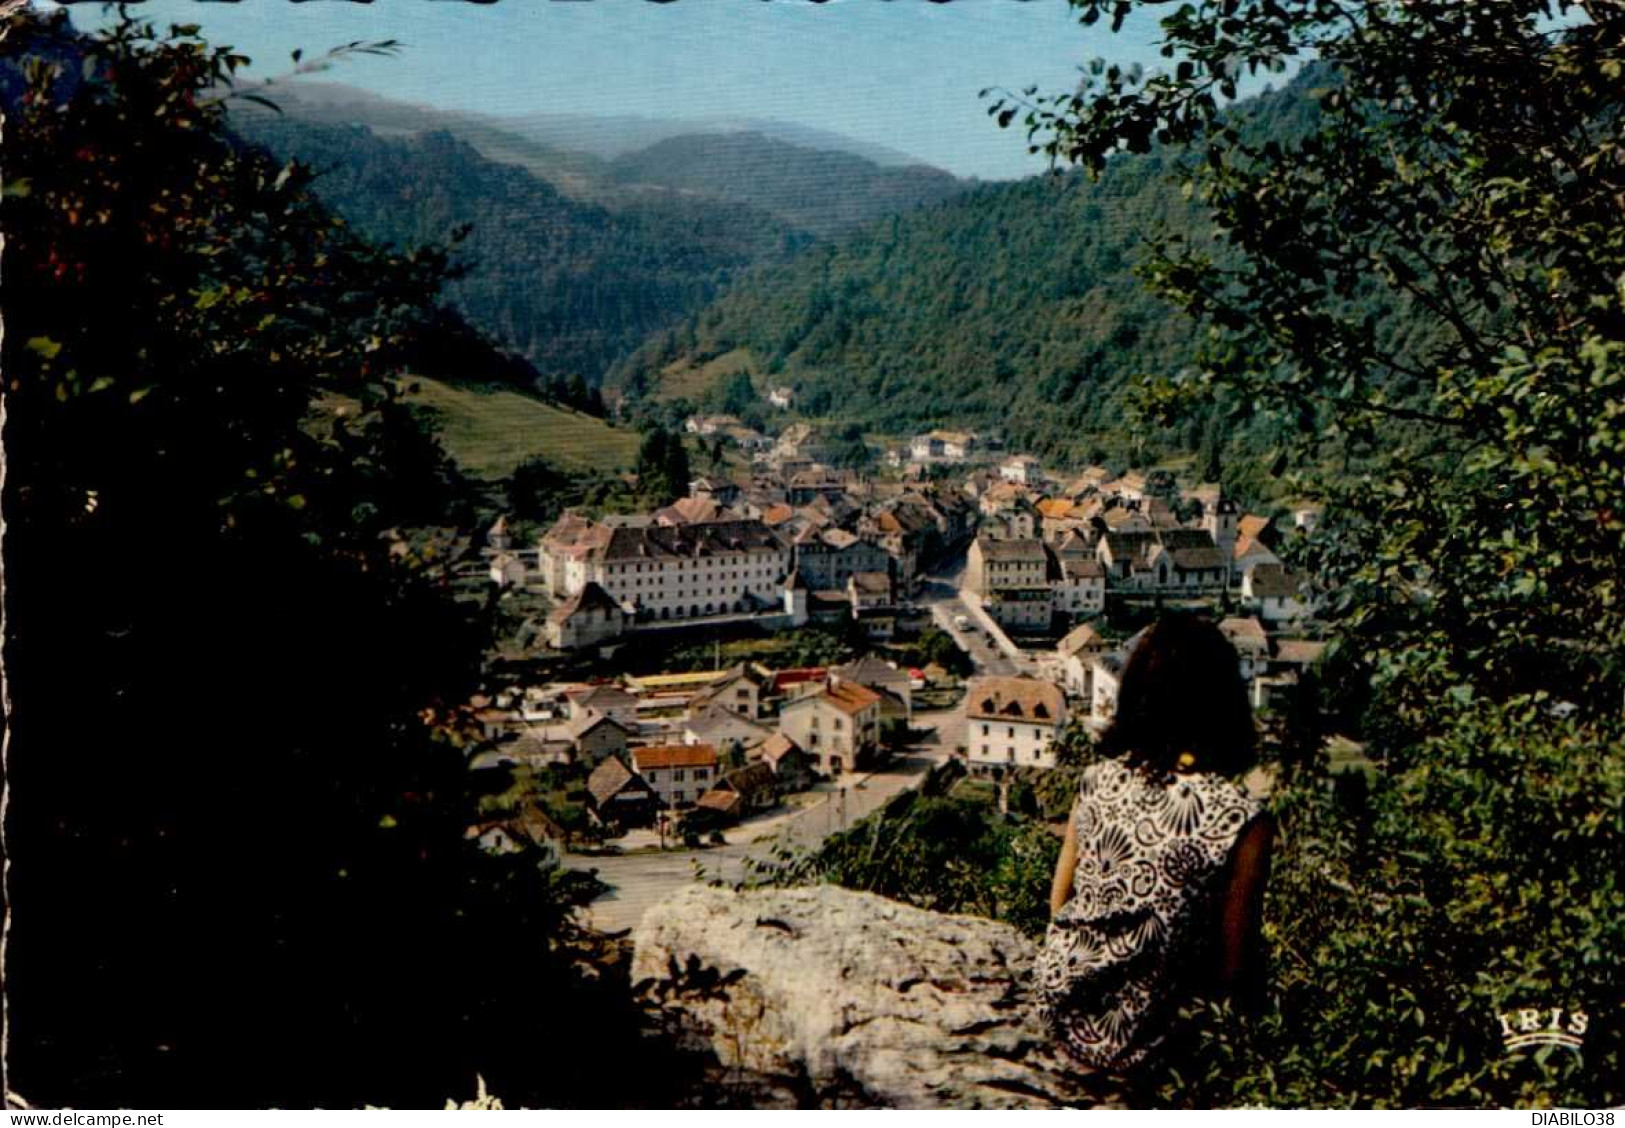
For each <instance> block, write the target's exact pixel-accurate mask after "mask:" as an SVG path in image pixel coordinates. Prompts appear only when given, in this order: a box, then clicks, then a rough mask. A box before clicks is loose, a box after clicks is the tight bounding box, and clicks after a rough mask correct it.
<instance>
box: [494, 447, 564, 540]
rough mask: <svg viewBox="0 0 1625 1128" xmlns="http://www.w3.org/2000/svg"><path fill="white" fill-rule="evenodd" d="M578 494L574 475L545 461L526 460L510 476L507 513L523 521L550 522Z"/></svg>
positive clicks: (507, 490)
mask: <svg viewBox="0 0 1625 1128" xmlns="http://www.w3.org/2000/svg"><path fill="white" fill-rule="evenodd" d="M576 492H577V490H576V481H575V478H574V477H573V476H572V475H569V474H566V473H564V472H562V471H561V470H559V469H558V468H557V467H556V466H554V465H553V464H552V463H551V462H549V461H548V460H547V459H545V458H530V459H526V460H525V461H524V462H521V463H520V464H519V465H518V466H517V467H515V468H514V472H513V473H512V474H510V475H509V476H508V481H507V486H506V496H507V501H508V512H509V513H511V514H513V515H514V517H516V518H517V519H519V520H523V521H533V522H536V523H538V524H540V523H543V522H549V521H552V520H554V519H555V518H556V517H558V515H559V513H560V512H561V511H562V510H563V509H564V507H565V506H566V505H568V504H570V499H572V498H574V497H575V496H576Z"/></svg>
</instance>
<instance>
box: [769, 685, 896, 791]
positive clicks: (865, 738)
mask: <svg viewBox="0 0 1625 1128" xmlns="http://www.w3.org/2000/svg"><path fill="white" fill-rule="evenodd" d="M779 731H780V732H781V733H783V734H784V735H785V736H787V737H789V738H790V739H791V740H792V741H794V742H795V743H796V744H797V745H798V746H800V747H801V748H802V750H803V751H805V752H806V753H807V755H808V757H809V758H810V759H812V760H813V762H814V763H816V764H817V766H818V770H819V771H821V772H823V773H824V774H825V775H830V776H835V775H840V774H841V773H842V772H844V771H849V770H851V769H852V768H855V767H859V766H861V765H862V764H863V763H864V761H866V760H867V759H868V758H869V757H870V755H871V754H873V752H874V751H875V750H876V749H877V748H879V746H880V695H879V694H878V693H876V692H875V691H874V690H872V689H868V688H866V687H864V686H861V685H858V684H857V683H855V682H847V681H829V682H826V683H825V684H824V686H823V687H822V688H820V689H818V690H816V691H814V692H812V693H807V694H804V695H802V696H800V697H797V698H795V699H794V700H793V701H788V702H786V703H785V704H784V705H782V706H781V707H780V709H779Z"/></svg>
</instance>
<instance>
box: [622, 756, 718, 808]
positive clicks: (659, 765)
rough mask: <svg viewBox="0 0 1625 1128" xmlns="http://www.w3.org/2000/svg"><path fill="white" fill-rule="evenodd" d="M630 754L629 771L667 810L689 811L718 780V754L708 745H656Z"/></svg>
mask: <svg viewBox="0 0 1625 1128" xmlns="http://www.w3.org/2000/svg"><path fill="white" fill-rule="evenodd" d="M631 754H632V770H633V771H634V772H636V773H637V774H638V775H639V776H640V777H642V778H643V780H644V781H645V782H646V783H648V785H649V787H650V789H651V790H652V791H653V792H654V793H655V796H656V798H658V799H659V801H660V803H661V804H662V805H663V806H666V807H676V808H683V807H692V806H693V805H694V804H695V803H696V802H698V801H699V798H700V796H701V795H704V794H705V793H706V792H707V791H709V790H711V785H712V784H713V783H715V782H716V779H717V750H716V749H715V748H714V747H712V746H711V745H709V744H655V745H650V746H649V747H647V748H634V749H633V750H632V753H631Z"/></svg>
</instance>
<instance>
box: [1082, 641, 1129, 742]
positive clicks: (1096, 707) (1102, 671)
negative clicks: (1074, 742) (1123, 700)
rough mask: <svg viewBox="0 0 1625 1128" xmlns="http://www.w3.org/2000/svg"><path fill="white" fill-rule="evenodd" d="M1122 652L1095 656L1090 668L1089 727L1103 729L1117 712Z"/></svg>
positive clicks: (1123, 657)
mask: <svg viewBox="0 0 1625 1128" xmlns="http://www.w3.org/2000/svg"><path fill="white" fill-rule="evenodd" d="M1126 657H1127V656H1126V655H1125V654H1124V653H1123V652H1122V651H1116V650H1114V651H1108V652H1106V653H1105V654H1097V655H1095V660H1094V662H1093V664H1091V666H1090V667H1089V727H1091V728H1094V729H1103V728H1105V727H1106V726H1107V725H1109V724H1111V721H1112V716H1113V715H1114V714H1115V713H1116V712H1117V690H1118V686H1119V685H1120V684H1121V682H1122V679H1123V663H1124V661H1126Z"/></svg>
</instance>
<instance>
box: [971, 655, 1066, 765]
mask: <svg viewBox="0 0 1625 1128" xmlns="http://www.w3.org/2000/svg"><path fill="white" fill-rule="evenodd" d="M1066 716H1067V712H1066V698H1065V697H1064V696H1063V695H1062V694H1061V690H1060V687H1059V686H1055V685H1051V684H1050V683H1049V682H1043V681H1038V680H1037V679H1035V678H998V677H987V678H972V679H971V681H970V684H969V685H968V686H966V688H965V759H966V760H967V761H968V763H969V765H970V769H971V771H972V772H975V773H978V774H983V775H986V774H991V773H992V772H994V771H995V770H998V769H1005V770H1008V769H1011V768H1053V767H1054V766H1055V738H1056V736H1057V735H1058V734H1059V733H1060V731H1061V726H1062V725H1064V724H1065V723H1066Z"/></svg>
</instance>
